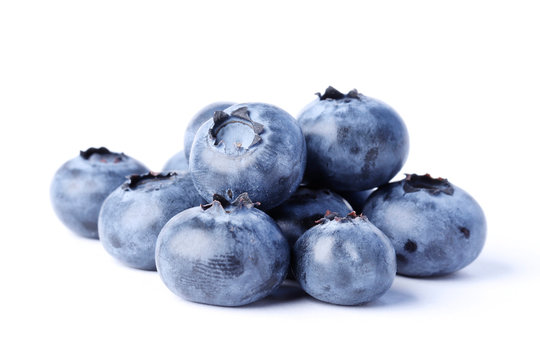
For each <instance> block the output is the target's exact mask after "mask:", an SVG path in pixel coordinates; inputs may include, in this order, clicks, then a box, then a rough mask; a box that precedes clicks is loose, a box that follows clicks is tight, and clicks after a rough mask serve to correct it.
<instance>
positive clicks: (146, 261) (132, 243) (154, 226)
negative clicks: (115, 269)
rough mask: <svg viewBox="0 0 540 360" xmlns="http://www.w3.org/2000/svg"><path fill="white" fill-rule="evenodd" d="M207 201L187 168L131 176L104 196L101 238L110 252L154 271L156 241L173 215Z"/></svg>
mask: <svg viewBox="0 0 540 360" xmlns="http://www.w3.org/2000/svg"><path fill="white" fill-rule="evenodd" d="M203 203H204V200H203V199H202V198H201V197H200V196H199V194H198V193H197V190H195V187H194V186H193V182H192V181H191V176H189V173H188V172H187V171H184V172H170V173H161V174H159V173H147V174H143V175H134V176H131V177H130V179H129V180H128V181H126V182H125V183H124V184H122V186H120V187H118V188H117V189H116V190H114V191H113V192H112V193H111V194H110V195H109V196H108V197H107V199H105V202H104V203H103V206H102V207H101V212H100V214H99V222H98V229H99V238H100V240H101V243H102V244H103V247H104V248H105V250H107V252H108V253H109V254H111V255H112V256H113V257H114V258H116V259H117V260H120V261H121V262H122V263H124V264H126V265H128V266H131V267H134V268H137V269H142V270H155V269H156V261H155V253H156V241H157V237H158V234H159V232H160V231H161V229H162V228H163V226H164V225H165V224H166V223H167V221H169V220H170V219H171V218H172V217H173V216H174V215H176V214H178V213H180V212H182V211H184V210H186V209H188V208H191V207H194V206H198V205H201V204H203Z"/></svg>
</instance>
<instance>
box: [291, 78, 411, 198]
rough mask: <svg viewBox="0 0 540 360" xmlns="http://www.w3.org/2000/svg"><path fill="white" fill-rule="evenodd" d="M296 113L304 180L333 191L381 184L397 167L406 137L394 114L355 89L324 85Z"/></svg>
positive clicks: (405, 149)
mask: <svg viewBox="0 0 540 360" xmlns="http://www.w3.org/2000/svg"><path fill="white" fill-rule="evenodd" d="M318 95H319V99H317V100H315V101H314V102H312V103H311V104H309V105H308V106H306V108H304V110H303V111H302V113H301V114H300V115H299V117H298V123H299V124H300V127H301V128H302V131H303V132H304V136H305V138H306V145H307V152H308V154H307V165H306V173H305V180H306V182H307V183H309V184H317V185H319V186H324V187H328V188H330V189H332V190H335V191H337V192H340V191H361V190H368V189H371V188H374V187H377V186H379V185H382V184H385V183H387V182H388V181H390V180H391V179H392V177H394V175H396V174H397V173H398V171H399V170H400V169H401V167H402V166H403V164H404V163H405V160H406V158H407V155H408V152H409V136H408V133H407V129H406V127H405V124H404V123H403V121H402V120H401V118H400V117H399V115H398V114H397V113H396V112H395V111H394V110H393V109H392V108H390V107H389V106H388V105H386V104H384V103H383V102H381V101H379V100H375V99H372V98H370V97H367V96H364V95H361V94H359V93H358V92H357V91H356V90H352V91H350V92H349V93H348V94H346V95H345V94H342V93H340V92H339V91H337V90H336V89H334V88H332V87H328V89H326V92H325V93H324V94H323V95H321V94H320V93H319V94H318Z"/></svg>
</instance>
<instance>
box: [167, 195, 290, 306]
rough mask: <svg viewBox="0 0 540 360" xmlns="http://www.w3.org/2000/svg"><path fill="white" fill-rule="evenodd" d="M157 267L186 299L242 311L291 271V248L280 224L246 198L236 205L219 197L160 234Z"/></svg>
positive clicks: (183, 214) (183, 215)
mask: <svg viewBox="0 0 540 360" xmlns="http://www.w3.org/2000/svg"><path fill="white" fill-rule="evenodd" d="M156 264H157V269H158V272H159V275H160V276H161V279H162V280H163V282H164V283H165V285H167V287H168V288H169V289H170V290H171V291H172V292H174V293H175V294H177V295H178V296H181V297H183V298H184V299H187V300H190V301H194V302H199V303H204V304H211V305H222V306H240V305H245V304H249V303H251V302H254V301H257V300H259V299H262V298H263V297H265V296H267V295H268V294H270V292H272V290H274V289H275V288H277V287H278V286H279V285H280V284H281V282H282V281H283V279H284V278H285V275H286V273H287V269H288V266H289V246H288V244H287V240H285V238H284V237H283V234H282V233H281V231H280V230H279V227H278V226H277V225H276V223H275V222H274V221H273V220H272V219H271V218H270V217H269V216H268V215H266V214H265V213H264V212H262V211H260V210H257V209H255V208H254V207H253V203H252V202H251V201H250V200H249V198H248V197H247V194H241V195H240V196H239V197H238V198H237V199H236V200H235V201H234V202H233V203H232V204H229V203H228V202H227V200H225V199H224V198H222V197H220V196H216V197H215V200H214V201H213V202H212V203H211V204H208V205H204V206H200V207H194V208H191V209H188V210H185V211H183V212H181V213H180V214H178V215H176V216H175V217H173V218H172V219H171V220H170V221H169V222H168V223H167V224H166V225H165V227H163V229H162V230H161V232H160V234H159V236H158V241H157V246H156Z"/></svg>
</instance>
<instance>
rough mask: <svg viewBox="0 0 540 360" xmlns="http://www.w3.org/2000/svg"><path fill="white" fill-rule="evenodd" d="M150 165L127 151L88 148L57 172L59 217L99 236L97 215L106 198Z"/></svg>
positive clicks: (53, 198)
mask: <svg viewBox="0 0 540 360" xmlns="http://www.w3.org/2000/svg"><path fill="white" fill-rule="evenodd" d="M147 171H148V169H147V168H146V167H145V166H144V165H142V164H141V163H139V162H138V161H136V160H134V159H132V158H130V157H129V156H127V155H125V154H124V153H115V152H111V151H109V150H108V149H106V148H104V147H101V148H89V149H88V150H86V151H81V152H80V154H79V156H77V157H75V158H73V159H71V160H69V161H68V162H66V163H65V164H64V165H62V167H60V169H58V171H57V172H56V174H55V175H54V178H53V181H52V183H51V190H50V191H51V201H52V205H53V208H54V211H55V212H56V215H58V217H59V218H60V220H61V221H62V222H63V223H64V225H66V226H67V227H68V228H69V229H70V230H72V231H73V232H75V233H77V234H79V235H81V236H84V237H89V238H95V239H97V238H98V229H97V223H98V216H99V210H100V208H101V204H103V201H104V200H105V198H106V197H107V196H108V195H109V194H110V193H111V192H112V191H113V190H114V189H116V188H117V187H118V186H120V185H122V183H123V182H124V181H125V180H126V177H127V176H129V175H133V174H142V173H145V172H147Z"/></svg>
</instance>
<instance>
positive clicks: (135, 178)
mask: <svg viewBox="0 0 540 360" xmlns="http://www.w3.org/2000/svg"><path fill="white" fill-rule="evenodd" d="M176 175H177V173H176V172H174V171H171V172H167V173H158V172H154V171H149V172H147V173H146V174H142V175H131V176H129V177H128V180H127V181H126V182H125V183H124V184H122V189H123V190H134V189H135V188H136V187H137V186H139V185H142V184H145V183H148V182H150V181H160V180H165V179H170V178H171V177H173V176H176Z"/></svg>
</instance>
